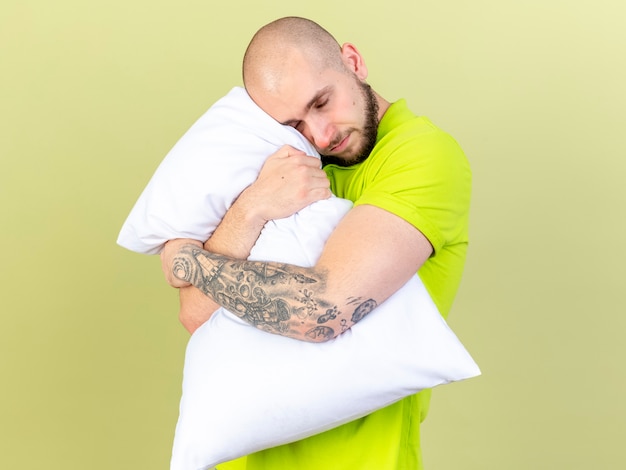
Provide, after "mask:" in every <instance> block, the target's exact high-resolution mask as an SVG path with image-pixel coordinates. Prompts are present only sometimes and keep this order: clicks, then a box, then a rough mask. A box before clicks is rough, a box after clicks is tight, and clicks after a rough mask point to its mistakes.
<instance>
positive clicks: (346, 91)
mask: <svg viewBox="0 0 626 470" xmlns="http://www.w3.org/2000/svg"><path fill="white" fill-rule="evenodd" d="M366 78H367V67H366V65H365V61H364V60H363V57H362V56H361V54H360V53H359V51H358V50H357V48H356V47H355V46H354V45H353V44H350V43H345V44H343V45H342V46H340V45H339V43H338V42H337V40H336V39H335V38H334V37H333V36H332V35H331V34H330V33H329V32H328V31H326V30H325V29H324V28H322V27H321V26H320V25H318V24H317V23H315V22H314V21H311V20H308V19H305V18H299V17H286V18H281V19H278V20H276V21H273V22H271V23H269V24H267V25H265V26H263V27H262V28H261V29H260V30H259V31H258V32H257V33H256V34H255V35H254V37H253V38H252V40H251V41H250V44H249V45H248V49H247V50H246V53H245V56H244V60H243V82H244V85H245V87H246V90H247V91H248V94H249V95H250V97H251V98H252V100H253V101H254V102H255V103H256V104H257V105H258V106H259V107H260V108H261V109H262V110H263V111H265V112H266V113H267V114H268V115H270V116H271V117H272V118H274V119H275V120H276V121H278V122H279V123H280V124H283V125H286V126H290V127H293V128H295V129H296V130H297V131H298V132H300V133H301V134H302V135H303V136H304V137H306V139H308V141H309V142H311V143H312V144H313V146H314V147H315V148H316V150H317V151H318V152H319V154H320V155H322V156H323V160H324V161H325V162H332V163H336V164H339V165H352V164H355V163H357V162H359V161H362V160H364V159H365V158H367V156H368V155H369V153H370V151H371V150H372V148H373V146H374V144H375V143H376V137H377V129H378V122H379V120H380V118H381V117H382V114H383V113H384V112H385V110H386V109H387V107H388V106H389V103H388V102H386V101H385V100H384V99H382V98H381V97H380V96H379V95H378V94H376V93H375V92H374V91H373V90H372V89H371V88H370V86H369V85H368V84H367V83H366V81H365V80H366ZM381 105H382V106H381Z"/></svg>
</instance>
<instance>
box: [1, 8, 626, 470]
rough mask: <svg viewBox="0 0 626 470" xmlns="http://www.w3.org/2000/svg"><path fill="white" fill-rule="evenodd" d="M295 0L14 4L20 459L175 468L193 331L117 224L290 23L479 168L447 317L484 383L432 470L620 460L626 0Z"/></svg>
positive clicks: (11, 465)
mask: <svg viewBox="0 0 626 470" xmlns="http://www.w3.org/2000/svg"><path fill="white" fill-rule="evenodd" d="M293 5H294V2H287V1H282V0H280V1H279V0H276V1H273V2H268V5H263V3H262V2H256V1H254V2H253V1H249V2H240V1H232V2H219V3H217V2H210V1H200V0H183V1H178V2H166V1H162V0H151V1H148V0H123V1H122V0H108V1H84V0H83V1H78V0H57V1H44V0H30V1H29V0H19V1H18V0H4V1H3V2H2V3H1V4H0V159H1V160H0V161H1V167H0V168H1V171H0V198H1V199H0V223H1V226H2V229H1V231H0V237H1V238H0V240H1V243H2V245H1V246H2V256H1V257H0V259H1V261H0V266H1V268H0V312H1V315H2V322H1V326H0V377H1V380H2V385H1V387H0V467H1V468H7V469H28V470H30V469H40V468H46V469H51V470H56V469H64V470H65V469H79V468H80V469H82V468H89V469H92V470H99V469H148V468H150V469H160V468H167V466H168V461H169V453H170V446H171V441H172V434H173V429H174V424H175V421H176V417H177V407H178V399H179V396H180V381H181V369H182V360H183V354H184V347H185V343H186V338H187V337H186V333H185V332H184V331H183V329H182V328H181V327H180V326H179V325H178V323H177V319H176V307H177V297H176V293H175V291H174V290H170V289H169V288H168V287H167V286H166V284H165V283H164V281H163V280H162V277H161V274H160V267H159V262H158V259H157V258H156V257H147V256H140V255H137V254H134V253H130V252H128V251H125V250H123V249H121V248H119V247H117V246H116V245H115V239H116V236H117V231H118V230H119V228H120V226H121V224H122V222H123V220H124V218H125V217H126V215H127V214H128V212H129V210H130V208H131V206H132V204H133V203H134V201H135V199H136V198H137V196H138V194H139V192H140V191H141V189H142V188H143V187H144V185H145V183H146V182H147V181H148V179H149V177H150V176H151V174H152V172H153V171H154V169H155V168H156V166H157V164H158V163H159V162H160V160H161V159H162V158H163V156H164V155H165V154H166V153H167V151H168V150H169V148H170V147H171V146H172V145H173V144H174V142H175V141H176V140H177V139H178V138H179V137H180V135H181V134H182V133H183V132H184V131H185V130H186V129H187V128H188V127H189V126H190V124H191V123H192V122H193V121H194V120H195V119H196V118H197V117H198V116H199V115H200V114H201V113H202V112H204V111H205V110H206V109H207V108H208V107H209V106H210V104H211V103H212V102H214V101H215V100H216V99H217V98H219V97H220V96H222V95H223V94H225V93H226V92H227V91H228V90H229V89H230V88H231V87H232V86H234V85H238V84H240V73H239V70H240V61H241V57H242V54H243V51H244V48H245V46H246V44H247V42H248V40H249V38H250V37H251V35H252V34H253V33H254V31H256V29H257V28H258V27H259V26H261V25H262V24H265V23H266V22H268V21H270V20H272V19H274V18H277V17H280V16H285V15H290V14H295V15H300V16H309V17H311V18H313V19H315V20H317V21H319V22H320V23H322V24H323V25H325V26H326V27H327V28H328V29H329V30H330V31H331V32H333V33H334V34H335V35H336V36H337V39H338V40H339V41H340V42H344V41H350V42H353V43H355V44H356V45H357V46H358V47H359V49H360V50H361V52H362V53H363V55H364V56H365V58H366V60H367V63H368V65H369V69H370V83H371V84H372V85H373V86H374V88H375V89H376V90H378V91H379V92H380V93H381V94H382V95H383V96H385V97H386V98H388V99H390V100H395V99H398V98H400V97H405V98H407V100H408V102H409V104H410V106H411V107H412V109H413V110H414V111H416V112H417V113H420V114H426V115H428V116H429V117H431V119H433V120H434V121H435V122H436V123H438V124H439V125H440V126H441V127H443V128H445V129H447V130H449V131H450V132H451V133H452V134H454V135H455V137H456V138H457V140H458V141H459V142H460V143H461V144H462V146H463V147H464V148H465V150H466V152H467V155H468V157H469V159H470V161H471V164H472V167H473V171H474V193H473V207H472V226H471V228H472V230H471V235H472V242H471V250H470V254H469V258H468V264H467V270H466V276H465V278H464V281H463V284H462V287H461V291H460V293H459V297H458V300H457V302H456V304H455V306H454V309H453V312H452V314H451V317H450V323H451V325H452V327H453V328H454V329H455V331H456V332H457V333H458V335H459V336H460V337H461V339H462V340H463V341H464V343H465V344H466V345H467V347H468V348H469V349H470V351H471V352H472V353H473V355H474V356H475V358H476V360H477V361H478V362H479V363H480V365H481V367H482V369H483V376H482V377H480V378H478V379H473V380H470V381H467V382H463V383H459V384H453V385H449V386H445V387H441V388H439V389H437V390H436V393H435V398H434V401H433V405H432V409H431V415H430V417H429V419H428V420H427V422H426V423H425V425H424V427H423V434H424V438H423V440H424V454H425V460H426V465H427V468H428V469H431V470H434V469H437V470H445V469H460V468H463V469H471V470H474V469H475V470H485V469H494V470H502V469H507V470H512V469H513V470H514V469H550V470H552V469H568V470H577V469H590V468H593V469H613V468H624V467H625V466H626V462H625V459H624V451H623V444H622V440H623V437H624V435H626V424H625V423H626V405H625V403H626V401H625V400H624V399H623V396H624V393H625V392H626V389H625V388H626V387H625V382H624V372H625V367H624V365H623V360H624V358H625V357H626V347H625V346H624V340H623V336H624V331H625V327H626V315H624V314H625V313H626V308H625V305H626V304H625V302H624V300H623V291H624V284H625V280H626V273H625V266H626V259H625V258H626V257H625V252H624V248H623V246H624V237H625V236H626V233H625V232H626V230H625V228H626V217H625V211H624V203H626V190H625V189H624V188H625V187H626V184H625V183H624V180H625V178H624V177H625V176H626V143H625V139H624V129H623V128H624V127H625V125H626V112H625V109H626V91H625V87H624V84H625V83H626V65H625V63H624V62H625V57H626V53H625V51H626V33H624V30H625V28H624V24H623V23H624V18H626V6H624V5H626V4H624V2H622V1H621V0H615V1H611V0H595V1H591V0H586V1H582V0H573V1H567V2H566V1H557V0H541V1H540V0H530V1H521V0H520V1H517V2H514V1H506V0H499V1H497V0H475V1H472V2H469V1H462V0H455V1H453V0H450V1H445V0H442V1H437V2H432V1H431V2H427V1H417V0H416V1H404V2H402V1H394V0H389V1H387V2H382V3H381V2H376V3H374V2H372V6H367V4H366V2H363V1H362V0H359V1H356V0H346V1H328V0H319V1H315V2H309V3H306V4H305V5H304V6H302V5H299V6H296V7H294V6H293ZM381 432H382V430H381Z"/></svg>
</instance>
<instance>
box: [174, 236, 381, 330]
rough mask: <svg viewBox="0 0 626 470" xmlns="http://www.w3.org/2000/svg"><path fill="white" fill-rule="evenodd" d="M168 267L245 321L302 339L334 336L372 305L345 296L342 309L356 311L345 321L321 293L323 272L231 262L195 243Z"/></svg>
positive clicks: (250, 262)
mask: <svg viewBox="0 0 626 470" xmlns="http://www.w3.org/2000/svg"><path fill="white" fill-rule="evenodd" d="M172 271H173V273H174V275H175V276H176V277H178V278H179V279H183V280H185V281H188V282H190V283H192V284H193V285H194V286H196V287H197V288H199V289H200V290H201V291H202V292H204V294H205V295H208V296H210V297H211V298H213V299H214V300H215V301H216V302H217V303H219V304H220V305H221V306H223V307H224V308H226V309H227V310H229V311H231V312H232V313H234V314H235V315H237V316H238V317H240V318H241V319H243V320H245V321H246V322H248V323H249V324H251V325H253V326H255V327H257V328H259V329H262V330H264V331H267V332H270V333H275V334H280V335H283V336H289V337H292V338H296V339H301V340H307V341H315V342H319V341H327V340H329V339H332V338H333V337H335V336H336V335H337V334H339V333H341V332H343V331H345V330H347V329H348V328H350V327H351V326H352V324H354V323H356V322H358V321H360V320H361V319H363V317H365V316H366V315H367V314H368V313H369V312H371V311H372V310H373V309H374V308H375V307H376V302H375V301H374V300H373V299H368V300H365V301H363V300H362V299H355V298H349V299H348V301H347V302H346V307H348V308H350V306H351V305H355V309H354V312H353V313H352V316H351V317H350V318H349V319H347V318H346V315H344V314H343V313H342V312H341V310H340V309H339V308H338V306H337V305H334V304H332V303H330V302H328V301H327V300H325V299H323V298H322V297H321V296H322V295H323V292H324V290H325V286H326V276H325V274H324V273H320V272H317V271H315V270H312V269H307V268H302V267H298V266H292V265H287V264H281V263H265V262H258V261H242V260H233V259H230V258H227V257H224V256H221V255H216V254H213V253H209V252H207V251H204V250H202V249H200V248H198V247H197V246H193V245H188V246H185V247H183V248H182V249H181V250H180V252H179V253H178V255H177V256H176V258H175V259H174V265H173V267H172ZM322 312H323V313H322ZM315 324H317V325H318V326H307V325H315ZM336 331H337V332H336Z"/></svg>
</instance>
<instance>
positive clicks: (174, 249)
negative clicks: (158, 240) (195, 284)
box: [161, 238, 202, 288]
mask: <svg viewBox="0 0 626 470" xmlns="http://www.w3.org/2000/svg"><path fill="white" fill-rule="evenodd" d="M184 245H196V246H197V247H199V248H202V243H200V242H199V241H198V240H191V239H187V238H177V239H175V240H170V241H168V242H167V243H166V244H165V247H164V248H163V251H161V269H162V270H163V274H164V275H165V280H166V281H167V283H168V284H169V285H170V286H172V287H176V288H180V287H187V286H190V285H191V284H190V283H189V282H185V281H182V280H181V279H179V278H177V277H176V276H174V273H173V272H172V267H173V265H174V258H175V257H176V254H177V253H178V251H179V250H180V249H181V248H182V247H183V246H184Z"/></svg>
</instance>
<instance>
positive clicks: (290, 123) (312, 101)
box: [281, 85, 332, 126]
mask: <svg viewBox="0 0 626 470" xmlns="http://www.w3.org/2000/svg"><path fill="white" fill-rule="evenodd" d="M331 88H332V85H328V86H325V87H324V88H322V89H321V90H319V91H318V92H317V93H315V96H313V98H311V99H310V100H309V102H308V103H307V104H306V105H305V107H304V109H305V110H306V111H308V110H309V109H311V108H312V107H313V105H314V104H315V103H316V102H317V101H318V100H319V99H320V98H321V97H322V96H324V95H325V94H326V93H328V92H329V91H330V90H331ZM299 121H300V119H289V120H287V121H285V122H281V124H282V125H283V126H293V125H294V124H296V123H298V122H299Z"/></svg>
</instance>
